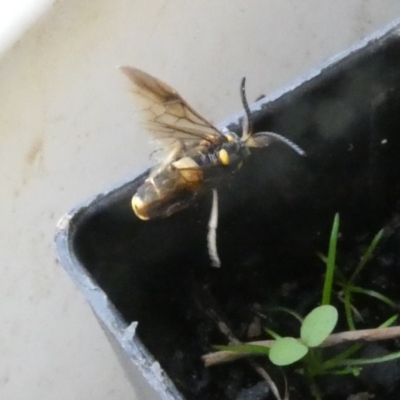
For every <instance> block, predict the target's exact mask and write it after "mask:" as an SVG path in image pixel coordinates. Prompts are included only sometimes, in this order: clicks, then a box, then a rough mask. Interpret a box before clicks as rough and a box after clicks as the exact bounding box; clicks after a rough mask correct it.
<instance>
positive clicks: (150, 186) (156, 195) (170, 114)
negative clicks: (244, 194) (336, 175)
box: [121, 67, 305, 266]
mask: <svg viewBox="0 0 400 400" xmlns="http://www.w3.org/2000/svg"><path fill="white" fill-rule="evenodd" d="M121 69H122V71H123V72H124V73H125V74H126V75H127V76H128V78H129V79H130V80H131V82H132V83H133V90H132V91H133V94H134V95H135V97H136V101H137V102H138V103H139V105H140V110H141V111H142V112H143V117H144V118H143V119H144V122H145V124H146V128H147V130H148V132H149V133H150V134H151V135H152V136H153V137H154V138H155V139H157V140H158V141H159V142H160V144H161V146H162V149H163V150H164V151H165V155H164V157H163V159H161V160H160V162H158V163H157V164H156V165H155V166H154V167H153V168H151V170H150V173H149V175H148V177H147V178H146V180H145V181H144V183H143V184H142V185H141V186H140V187H139V188H138V189H137V191H136V193H135V194H134V195H133V197H132V201H131V204H132V208H133V211H134V212H135V214H136V215H137V216H138V217H139V218H140V219H142V220H149V219H153V218H160V217H168V216H170V215H172V214H174V213H175V212H177V211H180V210H182V209H184V208H186V207H188V206H189V205H190V204H191V203H193V201H194V199H195V198H196V196H197V195H198V194H199V193H200V192H202V191H204V190H206V189H212V190H213V203H212V204H213V206H212V210H211V217H210V221H209V235H208V245H209V253H210V257H211V260H212V263H213V265H214V266H219V264H220V261H219V258H218V254H217V251H216V244H215V242H216V228H217V220H218V201H217V191H216V187H217V184H218V181H221V180H222V179H224V178H228V177H230V176H231V175H232V174H234V173H235V172H236V171H237V170H238V169H239V168H240V167H241V166H242V163H243V162H244V161H245V160H246V158H247V157H249V156H250V148H262V147H266V146H268V145H269V144H270V143H272V142H274V141H281V142H283V143H285V144H286V145H288V146H289V147H291V148H292V149H293V150H294V151H296V152H297V153H298V154H300V155H304V154H305V153H304V151H303V150H302V149H301V148H300V147H299V146H297V145H296V144H294V143H293V142H291V141H290V140H289V139H287V138H285V137H283V136H281V135H279V134H277V133H273V132H257V133H253V132H252V124H251V119H250V110H249V106H248V103H247V100H246V95H245V78H243V79H242V82H241V85H240V95H241V100H242V104H243V108H244V110H245V115H244V117H243V119H242V134H241V136H238V135H237V134H236V133H234V132H230V131H221V130H219V129H217V128H216V127H215V126H214V125H213V124H211V123H210V122H209V121H208V120H207V119H205V118H204V117H203V116H201V115H200V114H199V113H197V112H196V111H195V110H194V109H193V108H192V107H191V106H190V105H189V104H188V103H187V102H186V101H185V100H184V99H183V98H182V97H181V96H180V94H179V93H178V92H177V91H176V90H174V89H173V88H172V87H170V86H169V85H167V84H166V83H164V82H162V81H160V80H158V79H157V78H155V77H153V76H151V75H149V74H147V73H146V72H143V71H141V70H139V69H137V68H132V67H121Z"/></svg>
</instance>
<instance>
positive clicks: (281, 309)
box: [271, 306, 303, 323]
mask: <svg viewBox="0 0 400 400" xmlns="http://www.w3.org/2000/svg"><path fill="white" fill-rule="evenodd" d="M271 311H281V312H284V313H286V314H289V315H291V316H292V317H294V318H296V319H297V321H299V322H300V323H302V322H303V317H302V316H301V315H300V314H298V313H297V312H296V311H293V310H291V309H290V308H287V307H281V306H278V307H273V308H272V309H271Z"/></svg>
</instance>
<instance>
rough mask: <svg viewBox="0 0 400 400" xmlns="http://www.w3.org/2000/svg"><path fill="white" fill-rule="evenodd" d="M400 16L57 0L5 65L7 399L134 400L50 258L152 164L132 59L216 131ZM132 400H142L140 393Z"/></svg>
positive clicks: (3, 351)
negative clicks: (106, 198) (98, 207)
mask: <svg viewBox="0 0 400 400" xmlns="http://www.w3.org/2000/svg"><path fill="white" fill-rule="evenodd" d="M398 15H400V2H398V1H395V0H393V1H390V0H381V1H379V2H377V1H372V0H371V1H367V0H353V1H348V0H336V1H328V0H325V1H322V0H303V1H298V0H253V1H245V0H242V1H240V0H219V1H215V0H213V1H208V0H207V1H204V0H202V1H199V0H198V1H185V0H175V1H156V0H141V1H140V0H113V1H109V0H108V1H106V0H97V1H88V0H68V1H67V0H59V1H57V2H56V3H55V4H54V5H53V6H51V8H49V10H48V11H47V13H46V14H45V15H44V16H43V17H41V18H40V19H39V20H38V21H37V22H36V23H35V24H34V25H33V26H32V28H31V29H29V30H28V31H27V32H26V33H25V34H24V35H23V36H22V37H21V38H20V40H18V41H17V42H16V43H15V44H14V45H13V46H12V47H10V48H9V49H8V50H7V52H5V53H4V54H3V56H2V58H1V59H0V93H1V95H0V182H1V186H0V205H1V207H0V221H1V222H2V225H1V226H2V227H3V231H2V232H3V233H2V235H1V236H0V270H1V279H0V318H1V323H0V338H1V340H0V360H1V362H0V398H1V399H4V400H8V399H12V400H13V399H18V400H25V399H26V400H28V399H29V400H30V399H42V400H50V399H58V400H64V399H65V400H67V399H68V400H70V399H75V400H87V399H96V400H103V399H104V400H105V399H109V400H122V399H134V398H135V396H134V391H133V389H132V388H131V387H130V386H129V385H128V383H127V381H126V379H125V377H124V376H123V374H122V371H121V369H120V367H119V366H118V365H117V362H116V360H115V358H114V355H113V353H112V351H111V349H110V347H109V345H108V343H107V342H106V340H105V337H104V335H103V333H102V332H101V330H100V329H99V327H98V324H97V322H96V321H95V319H94V317H93V316H92V313H91V311H90V309H89V307H88V306H87V305H86V303H85V301H84V300H83V298H82V296H81V295H80V293H78V291H77V290H76V288H75V287H74V285H73V284H72V282H71V281H70V279H69V278H68V276H67V275H66V273H65V272H64V271H63V270H62V268H61V267H60V266H59V265H57V264H56V262H55V251H54V246H53V243H52V240H53V235H54V232H55V226H56V222H57V220H58V218H59V217H60V216H61V215H62V214H64V212H66V211H67V210H69V209H70V208H71V207H72V206H74V205H76V204H78V203H80V202H82V201H83V200H85V199H86V198H88V197H90V196H92V195H93V194H95V193H97V192H99V191H101V190H102V189H104V188H105V187H107V186H110V185H111V184H112V183H113V182H116V181H118V180H123V179H125V178H127V177H128V176H130V175H132V176H133V175H134V174H135V173H136V172H137V171H139V170H142V169H143V168H144V167H145V166H146V165H148V157H147V154H148V153H149V150H150V147H149V145H148V139H147V137H145V136H144V135H143V134H142V132H141V130H140V129H139V127H137V126H136V125H135V123H134V119H135V117H134V113H133V104H132V103H131V101H130V97H129V93H128V90H127V89H128V84H127V82H126V80H125V78H124V77H123V76H122V75H121V74H120V73H119V72H118V71H117V70H116V69H115V68H114V67H115V66H116V65H119V64H131V65H135V66H137V67H140V68H142V69H145V70H146V71H148V72H150V73H152V74H154V75H155V76H158V77H160V78H162V79H163V80H165V81H167V82H169V83H170V84H171V85H172V86H174V87H176V88H177V89H178V90H179V91H180V92H181V93H182V94H183V95H184V97H185V98H187V99H188V100H189V101H190V102H191V103H192V104H193V105H194V106H195V107H196V108H197V109H199V111H201V112H202V113H204V115H205V116H207V117H209V118H210V119H211V120H213V121H215V122H218V121H219V120H221V119H225V118H226V117H227V116H229V115H230V114H232V113H236V112H237V111H239V110H240V100H239V95H238V85H239V80H240V78H241V77H242V76H243V75H246V76H247V79H248V81H247V83H248V97H249V99H254V98H256V97H258V96H259V95H260V94H263V93H268V92H271V91H272V90H274V89H277V88H279V87H280V86H281V85H283V84H286V83H288V82H289V81H291V80H292V79H294V78H295V77H296V76H298V75H299V74H303V73H305V72H306V71H307V70H309V69H310V68H312V67H313V66H315V65H317V64H318V63H321V62H322V61H323V60H326V59H327V58H329V57H330V56H332V55H334V54H335V53H336V52H338V51H340V50H343V49H344V48H346V47H347V46H349V45H350V44H352V43H353V42H355V41H356V40H357V39H359V38H361V37H363V36H365V35H367V34H369V33H371V32H372V31H373V30H375V29H376V28H378V27H381V26H382V25H383V24H386V23H387V22H389V21H391V20H393V19H394V18H396V17H397V16H398ZM137 397H138V398H140V399H142V398H143V397H141V396H140V393H137Z"/></svg>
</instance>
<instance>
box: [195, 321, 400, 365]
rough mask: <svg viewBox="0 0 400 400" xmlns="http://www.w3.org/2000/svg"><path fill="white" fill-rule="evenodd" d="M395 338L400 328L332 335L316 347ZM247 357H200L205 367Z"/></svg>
mask: <svg viewBox="0 0 400 400" xmlns="http://www.w3.org/2000/svg"><path fill="white" fill-rule="evenodd" d="M397 337H400V326H391V327H388V328H374V329H362V330H358V331H346V332H340V333H334V334H332V335H330V336H328V338H327V339H326V340H325V341H324V342H323V343H322V344H321V345H320V346H318V347H329V346H336V345H338V344H343V343H347V342H358V341H367V342H375V341H379V340H388V339H394V338H397ZM274 342H275V340H259V341H255V342H248V343H245V344H252V345H257V346H265V347H271V346H272V345H273V343H274ZM249 356H254V353H238V352H234V351H227V350H222V351H217V352H215V353H209V354H205V355H204V356H203V357H202V360H203V362H204V364H205V366H206V367H211V366H212V365H217V364H222V363H226V362H230V361H234V360H238V359H240V358H244V357H249Z"/></svg>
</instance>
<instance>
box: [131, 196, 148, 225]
mask: <svg viewBox="0 0 400 400" xmlns="http://www.w3.org/2000/svg"><path fill="white" fill-rule="evenodd" d="M131 205H132V208H133V211H134V212H135V214H136V215H137V216H138V217H139V218H140V219H141V220H143V221H147V220H148V219H149V217H148V216H147V215H144V214H142V211H143V210H142V208H143V206H144V205H145V202H144V201H143V200H142V199H141V198H140V197H139V196H138V195H136V194H135V195H134V196H133V197H132V201H131Z"/></svg>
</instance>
